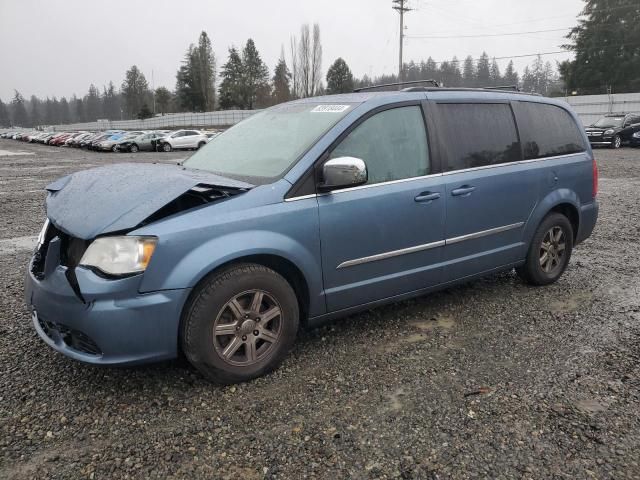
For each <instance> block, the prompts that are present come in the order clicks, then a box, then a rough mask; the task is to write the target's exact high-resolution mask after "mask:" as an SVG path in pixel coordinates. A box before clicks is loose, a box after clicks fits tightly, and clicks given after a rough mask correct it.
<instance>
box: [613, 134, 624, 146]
mask: <svg viewBox="0 0 640 480" xmlns="http://www.w3.org/2000/svg"><path fill="white" fill-rule="evenodd" d="M621 146H622V138H620V135H616V136H615V137H613V140H612V142H611V148H614V149H618V148H620V147H621Z"/></svg>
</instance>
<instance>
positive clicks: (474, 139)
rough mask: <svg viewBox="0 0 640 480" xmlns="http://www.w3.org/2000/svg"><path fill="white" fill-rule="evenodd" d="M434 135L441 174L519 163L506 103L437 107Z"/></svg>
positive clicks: (510, 115)
mask: <svg viewBox="0 0 640 480" xmlns="http://www.w3.org/2000/svg"><path fill="white" fill-rule="evenodd" d="M437 111H438V132H439V133H440V138H441V148H442V149H444V151H445V152H446V155H445V159H446V160H445V163H444V165H443V169H444V171H452V170H463V169H467V168H475V167H484V166H487V165H498V164H502V163H509V162H517V161H519V160H521V159H522V154H521V150H520V142H519V140H518V132H517V130H516V125H515V121H514V118H513V113H512V111H511V107H510V106H509V105H508V104H506V103H440V104H438V106H437Z"/></svg>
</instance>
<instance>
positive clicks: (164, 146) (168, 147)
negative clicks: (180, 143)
mask: <svg viewBox="0 0 640 480" xmlns="http://www.w3.org/2000/svg"><path fill="white" fill-rule="evenodd" d="M162 151H163V152H170V151H171V144H170V143H163V144H162Z"/></svg>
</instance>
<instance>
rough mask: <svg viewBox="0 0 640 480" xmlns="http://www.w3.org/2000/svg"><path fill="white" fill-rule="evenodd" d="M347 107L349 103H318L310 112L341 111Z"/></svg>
mask: <svg viewBox="0 0 640 480" xmlns="http://www.w3.org/2000/svg"><path fill="white" fill-rule="evenodd" d="M348 108H349V105H318V106H317V107H315V108H314V109H313V110H311V113H342V112H344V111H346V110H347V109H348Z"/></svg>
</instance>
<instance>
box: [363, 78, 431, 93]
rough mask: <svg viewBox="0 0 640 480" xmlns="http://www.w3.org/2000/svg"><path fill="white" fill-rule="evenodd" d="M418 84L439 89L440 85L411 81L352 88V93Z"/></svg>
mask: <svg viewBox="0 0 640 480" xmlns="http://www.w3.org/2000/svg"><path fill="white" fill-rule="evenodd" d="M418 83H430V84H432V85H433V86H434V87H439V86H440V84H439V83H438V82H437V81H436V80H432V79H429V80H412V81H410V82H396V83H382V84H380V85H370V86H368V87H360V88H354V89H353V91H354V92H362V91H363V90H373V89H374V88H385V87H400V86H402V85H416V84H418ZM405 91H411V90H409V89H405Z"/></svg>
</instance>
